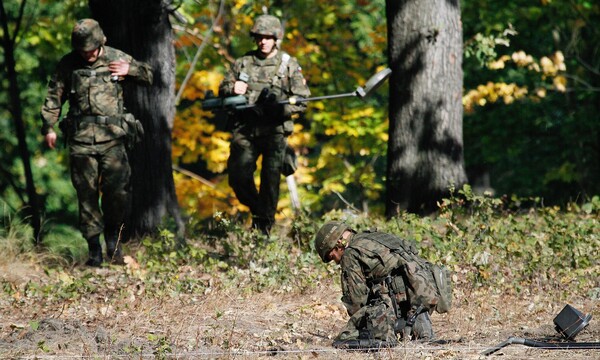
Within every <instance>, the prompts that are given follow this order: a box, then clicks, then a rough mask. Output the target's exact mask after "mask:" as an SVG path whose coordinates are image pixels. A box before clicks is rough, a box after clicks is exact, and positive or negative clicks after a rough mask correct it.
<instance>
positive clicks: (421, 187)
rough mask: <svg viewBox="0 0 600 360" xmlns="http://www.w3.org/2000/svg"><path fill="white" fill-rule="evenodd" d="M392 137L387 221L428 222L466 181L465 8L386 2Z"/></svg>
mask: <svg viewBox="0 0 600 360" xmlns="http://www.w3.org/2000/svg"><path fill="white" fill-rule="evenodd" d="M386 16H387V28H388V60H389V63H390V68H391V69H392V75H391V78H390V90H389V95H390V96H389V98H390V102H389V116H390V130H389V140H388V155H387V156H388V160H387V180H386V181H387V189H386V190H387V194H386V216H388V217H392V216H395V215H397V214H398V213H399V212H400V211H401V210H406V211H409V212H413V213H418V214H427V213H431V212H433V211H435V210H436V208H437V202H438V201H439V200H441V199H442V197H443V196H445V195H447V194H448V192H449V187H450V186H456V187H461V186H462V185H463V184H464V183H466V181H467V178H466V175H465V170H464V160H463V136H462V115H463V108H462V24H461V21H460V6H459V2H458V0H423V1H418V2H417V1H399V0H387V1H386Z"/></svg>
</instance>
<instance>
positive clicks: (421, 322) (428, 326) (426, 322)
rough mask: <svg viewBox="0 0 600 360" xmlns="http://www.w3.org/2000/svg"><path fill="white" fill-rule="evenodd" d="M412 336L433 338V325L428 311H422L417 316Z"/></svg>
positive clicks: (426, 338) (424, 338)
mask: <svg viewBox="0 0 600 360" xmlns="http://www.w3.org/2000/svg"><path fill="white" fill-rule="evenodd" d="M413 338H414V339H421V340H432V339H433V338H434V333H433V325H432V323H431V318H430V317H429V313H428V312H423V313H421V314H419V316H417V319H416V320H415V325H414V326H413Z"/></svg>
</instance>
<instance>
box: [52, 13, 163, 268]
mask: <svg viewBox="0 0 600 360" xmlns="http://www.w3.org/2000/svg"><path fill="white" fill-rule="evenodd" d="M82 22H83V24H84V25H86V26H89V24H90V23H91V24H92V26H94V25H95V26H98V25H97V23H95V21H93V20H91V19H85V20H82V21H80V22H79V23H78V25H79V24H80V23H82ZM76 28H77V25H76ZM74 32H75V30H74ZM102 44H103V42H102ZM100 46H101V53H100V56H99V57H98V59H97V60H96V61H95V62H93V63H88V62H87V61H86V60H85V59H83V57H82V56H81V55H80V54H79V53H78V52H77V50H76V49H74V50H73V51H72V52H70V53H69V54H67V55H65V56H64V57H63V58H62V59H61V60H60V62H59V63H58V65H57V67H56V70H55V73H54V74H53V76H52V77H51V79H50V81H49V84H48V90H47V91H48V92H47V96H46V99H45V101H44V104H43V106H42V109H41V118H42V134H43V135H46V134H48V133H49V132H50V131H54V129H53V128H54V126H55V125H56V124H57V123H58V121H59V118H60V115H61V111H62V106H63V104H64V103H65V102H66V101H67V100H68V101H69V104H70V106H69V113H68V114H67V116H66V117H64V118H63V119H62V121H61V126H60V127H61V130H63V135H64V136H66V141H67V143H68V145H69V153H70V162H71V180H72V183H73V186H74V187H75V190H76V191H77V197H78V201H79V228H80V230H81V232H82V234H83V236H84V238H85V239H86V240H87V241H88V245H89V246H90V253H92V247H93V248H94V251H97V247H99V246H100V245H99V240H98V236H99V234H101V233H102V232H103V231H104V234H105V241H106V242H107V250H108V251H109V256H110V255H112V254H110V251H111V250H112V251H115V248H114V246H116V245H115V244H114V243H110V244H109V242H110V241H114V240H115V237H116V236H118V233H119V230H120V227H121V225H122V224H123V221H124V217H125V215H126V212H127V211H128V207H129V206H130V192H129V176H130V173H131V171H130V167H129V163H128V157H127V151H126V148H125V138H126V136H127V135H128V133H127V131H126V129H127V125H124V123H123V121H124V112H125V111H124V108H123V89H122V87H121V84H120V81H116V79H111V73H110V72H109V70H108V64H109V63H110V62H112V61H117V60H120V59H122V60H126V61H127V62H129V72H128V75H127V77H126V78H125V79H132V80H135V81H136V82H140V83H144V84H151V83H152V70H151V68H150V66H149V65H148V64H146V63H142V62H138V61H136V60H134V59H133V58H132V57H131V56H130V55H128V54H126V53H124V52H122V51H120V50H117V49H113V48H111V47H108V46H104V45H100ZM100 194H102V201H101V203H102V209H100V204H99V203H100V198H99V196H100ZM103 215H104V216H103ZM111 247H112V249H111ZM100 251H101V250H100ZM100 262H101V253H100Z"/></svg>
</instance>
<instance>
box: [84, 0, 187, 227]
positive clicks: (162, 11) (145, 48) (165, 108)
mask: <svg viewBox="0 0 600 360" xmlns="http://www.w3.org/2000/svg"><path fill="white" fill-rule="evenodd" d="M165 3H166V2H165V1H164V0H89V6H90V9H91V11H92V14H93V16H94V18H95V19H97V20H98V22H99V23H100V25H101V27H102V29H103V30H104V34H105V35H106V37H107V39H108V41H107V45H109V46H112V47H115V48H117V49H119V50H122V51H125V52H126V53H128V54H130V55H131V56H133V57H134V58H135V59H136V60H139V61H144V62H147V63H149V64H150V65H151V66H152V67H153V69H154V84H153V85H152V86H151V87H147V86H137V85H132V84H129V85H127V87H126V88H125V106H126V108H127V110H128V112H131V113H133V114H134V115H135V116H136V118H137V119H139V120H140V121H141V122H142V124H143V125H144V131H145V136H144V140H143V142H142V143H140V144H138V145H137V146H136V147H135V149H134V150H133V151H132V153H131V154H130V162H131V169H132V178H131V184H132V193H133V202H132V213H131V216H130V221H129V230H130V233H131V234H132V235H137V236H140V235H143V234H146V233H151V232H153V231H155V230H156V227H157V226H158V225H160V224H161V223H162V221H163V220H164V218H165V215H167V214H169V215H170V216H171V217H173V219H174V220H175V224H176V227H177V232H178V235H180V236H182V235H183V231H184V224H183V221H182V219H181V214H180V210H179V205H178V203H177V197H176V194H175V184H174V181H173V171H172V162H171V131H172V129H173V120H174V116H175V103H174V99H175V95H174V94H175V91H174V89H175V49H174V47H173V38H172V29H171V23H170V21H169V17H168V12H167V9H166V8H165V6H164V4H165Z"/></svg>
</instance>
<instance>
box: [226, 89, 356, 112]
mask: <svg viewBox="0 0 600 360" xmlns="http://www.w3.org/2000/svg"><path fill="white" fill-rule="evenodd" d="M350 96H357V95H356V92H351V93H346V94H335V95H324V96H315V97H309V98H303V97H296V96H292V97H291V98H289V99H285V100H279V101H276V102H274V104H277V105H286V104H292V105H295V104H300V103H305V102H309V101H316V100H327V99H337V98H345V97H350ZM256 106H259V104H247V105H241V106H236V108H235V109H236V110H244V109H251V108H253V107H256Z"/></svg>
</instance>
